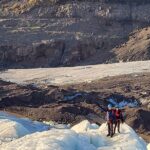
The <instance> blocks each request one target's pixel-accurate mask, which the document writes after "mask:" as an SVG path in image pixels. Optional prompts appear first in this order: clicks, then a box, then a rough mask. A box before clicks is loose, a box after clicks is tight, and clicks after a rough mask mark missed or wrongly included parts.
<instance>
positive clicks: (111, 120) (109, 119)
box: [106, 104, 115, 137]
mask: <svg viewBox="0 0 150 150" xmlns="http://www.w3.org/2000/svg"><path fill="white" fill-rule="evenodd" d="M106 120H107V125H108V134H107V136H111V137H113V134H114V133H113V123H114V120H115V114H114V111H113V109H112V105H111V104H109V105H108V109H107V111H106Z"/></svg>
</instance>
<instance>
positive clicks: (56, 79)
mask: <svg viewBox="0 0 150 150" xmlns="http://www.w3.org/2000/svg"><path fill="white" fill-rule="evenodd" d="M141 72H143V73H144V72H150V61H137V62H127V63H114V64H100V65H91V66H78V67H60V68H38V69H10V70H8V71H5V72H1V73H0V78H2V79H3V80H6V81H11V82H16V83H19V84H28V83H30V84H33V85H34V86H36V85H40V84H46V85H48V84H51V85H63V84H70V83H74V84H75V83H80V82H91V81H93V80H96V79H100V78H104V77H108V76H117V75H123V74H132V73H133V74H135V77H136V76H137V75H136V73H141Z"/></svg>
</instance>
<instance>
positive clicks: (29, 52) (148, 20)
mask: <svg viewBox="0 0 150 150" xmlns="http://www.w3.org/2000/svg"><path fill="white" fill-rule="evenodd" d="M149 8H150V2H149V1H148V0H142V1H141V0H133V1H132V2H131V1H129V0H119V1H118V0H92V1H90V0H76V1H73V0H63V1H62V0H61V1H60V0H20V1H18V0H11V1H9V0H1V1H0V33H1V34H0V66H1V67H8V68H33V67H54V66H62V65H63V66H73V65H81V64H82V65H85V64H96V63H110V62H116V61H118V55H119V54H118V53H116V52H114V50H113V49H114V48H115V47H118V46H119V45H121V44H122V43H124V42H126V41H127V40H128V36H129V33H131V32H133V31H134V30H138V29H140V28H143V27H147V26H149V24H150V9H149ZM148 55H149V54H148ZM125 57H126V56H125ZM141 57H142V56H141ZM121 59H122V58H121ZM126 60H128V58H127V59H126ZM129 60H131V61H132V59H129ZM133 60H134V59H133ZM137 60H138V59H137ZM140 60H141V59H140Z"/></svg>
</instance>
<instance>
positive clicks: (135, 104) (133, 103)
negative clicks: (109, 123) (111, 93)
mask: <svg viewBox="0 0 150 150" xmlns="http://www.w3.org/2000/svg"><path fill="white" fill-rule="evenodd" d="M107 101H108V102H110V103H111V104H113V105H114V106H116V105H117V106H119V107H120V108H123V107H125V106H129V107H138V102H137V101H136V100H122V101H121V102H116V100H115V99H113V98H109V99H108V100H107Z"/></svg>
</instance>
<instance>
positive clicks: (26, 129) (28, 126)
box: [0, 112, 49, 143]
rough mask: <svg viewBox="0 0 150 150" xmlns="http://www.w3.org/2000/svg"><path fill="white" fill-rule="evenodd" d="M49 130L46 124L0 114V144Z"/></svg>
mask: <svg viewBox="0 0 150 150" xmlns="http://www.w3.org/2000/svg"><path fill="white" fill-rule="evenodd" d="M48 128H49V126H47V125H46V124H43V123H40V122H37V121H32V120H30V119H27V118H17V117H15V116H13V115H9V114H7V113H3V112H0V143H3V142H8V141H12V140H14V139H17V138H20V137H22V136H25V135H27V134H31V133H34V132H37V131H44V130H48Z"/></svg>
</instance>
